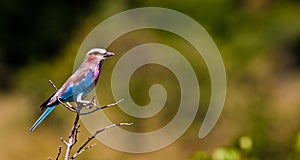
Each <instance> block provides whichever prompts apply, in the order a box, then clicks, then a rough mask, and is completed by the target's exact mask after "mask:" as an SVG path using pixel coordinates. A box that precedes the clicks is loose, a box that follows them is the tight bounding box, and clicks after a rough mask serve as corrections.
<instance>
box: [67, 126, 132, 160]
mask: <svg viewBox="0 0 300 160" xmlns="http://www.w3.org/2000/svg"><path fill="white" fill-rule="evenodd" d="M132 124H133V123H118V124H111V125H109V126H106V127H104V128H102V129H100V130H97V131H96V132H95V133H94V134H93V136H91V137H89V138H88V139H87V141H85V143H84V144H83V145H82V146H81V147H79V149H78V150H77V151H76V153H75V154H74V155H73V156H72V157H71V159H75V158H76V157H78V156H79V155H80V154H81V153H82V152H84V151H85V150H87V149H89V148H92V147H93V145H90V146H87V147H85V146H86V145H87V144H88V143H89V142H90V141H91V140H93V139H94V138H95V137H96V136H97V135H98V134H99V133H101V132H103V131H105V130H107V129H110V128H112V127H118V126H130V125H132Z"/></svg>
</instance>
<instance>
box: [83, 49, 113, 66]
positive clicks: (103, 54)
mask: <svg viewBox="0 0 300 160" xmlns="http://www.w3.org/2000/svg"><path fill="white" fill-rule="evenodd" d="M113 55H115V54H114V53H113V52H108V51H106V50H105V49H102V48H93V49H91V50H89V51H88V52H87V54H86V58H85V62H86V64H88V65H93V64H95V65H98V64H99V63H100V62H101V61H103V60H105V59H106V58H107V57H110V56H113Z"/></svg>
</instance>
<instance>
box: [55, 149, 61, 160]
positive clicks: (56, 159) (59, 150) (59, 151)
mask: <svg viewBox="0 0 300 160" xmlns="http://www.w3.org/2000/svg"><path fill="white" fill-rule="evenodd" d="M61 148H62V146H59V148H58V153H57V156H56V158H55V160H58V158H59V156H60V154H61Z"/></svg>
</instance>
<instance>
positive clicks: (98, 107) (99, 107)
mask: <svg viewBox="0 0 300 160" xmlns="http://www.w3.org/2000/svg"><path fill="white" fill-rule="evenodd" d="M123 100H124V99H120V100H118V101H117V102H115V103H111V104H108V105H105V106H95V107H96V109H94V110H92V111H89V112H84V113H79V114H80V115H87V114H91V113H93V112H96V111H98V110H100V109H105V108H108V107H111V106H115V105H117V104H119V103H120V102H122V101H123Z"/></svg>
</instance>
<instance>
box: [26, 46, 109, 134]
mask: <svg viewBox="0 0 300 160" xmlns="http://www.w3.org/2000/svg"><path fill="white" fill-rule="evenodd" d="M113 55H114V53H112V52H107V51H106V50H105V49H101V48H94V49H91V50H89V51H88V53H87V54H86V57H85V59H84V61H83V63H82V64H81V65H80V66H79V68H78V69H77V70H76V71H75V72H74V73H73V74H72V75H71V76H70V77H69V78H68V79H67V80H66V82H65V83H64V84H63V85H62V87H61V88H59V89H58V90H57V91H56V92H55V93H54V94H53V95H52V96H51V97H50V98H49V99H48V100H46V101H45V102H44V103H43V104H42V105H41V106H40V108H41V110H45V111H44V112H43V114H42V115H41V116H40V117H39V118H38V120H37V121H36V122H35V123H34V124H33V126H32V127H31V128H30V131H33V130H34V129H35V128H36V127H37V126H38V125H39V124H40V123H41V122H42V121H43V120H44V119H45V118H46V117H47V116H48V115H49V114H50V113H51V111H53V110H54V108H55V107H56V106H57V105H58V104H59V101H58V99H57V98H59V100H60V101H62V102H74V101H76V98H77V96H81V97H83V96H85V95H87V94H88V93H89V92H91V91H92V89H93V88H94V87H95V85H96V83H97V81H98V78H99V75H100V71H101V67H102V64H103V61H104V60H105V59H106V57H109V56H113Z"/></svg>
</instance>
